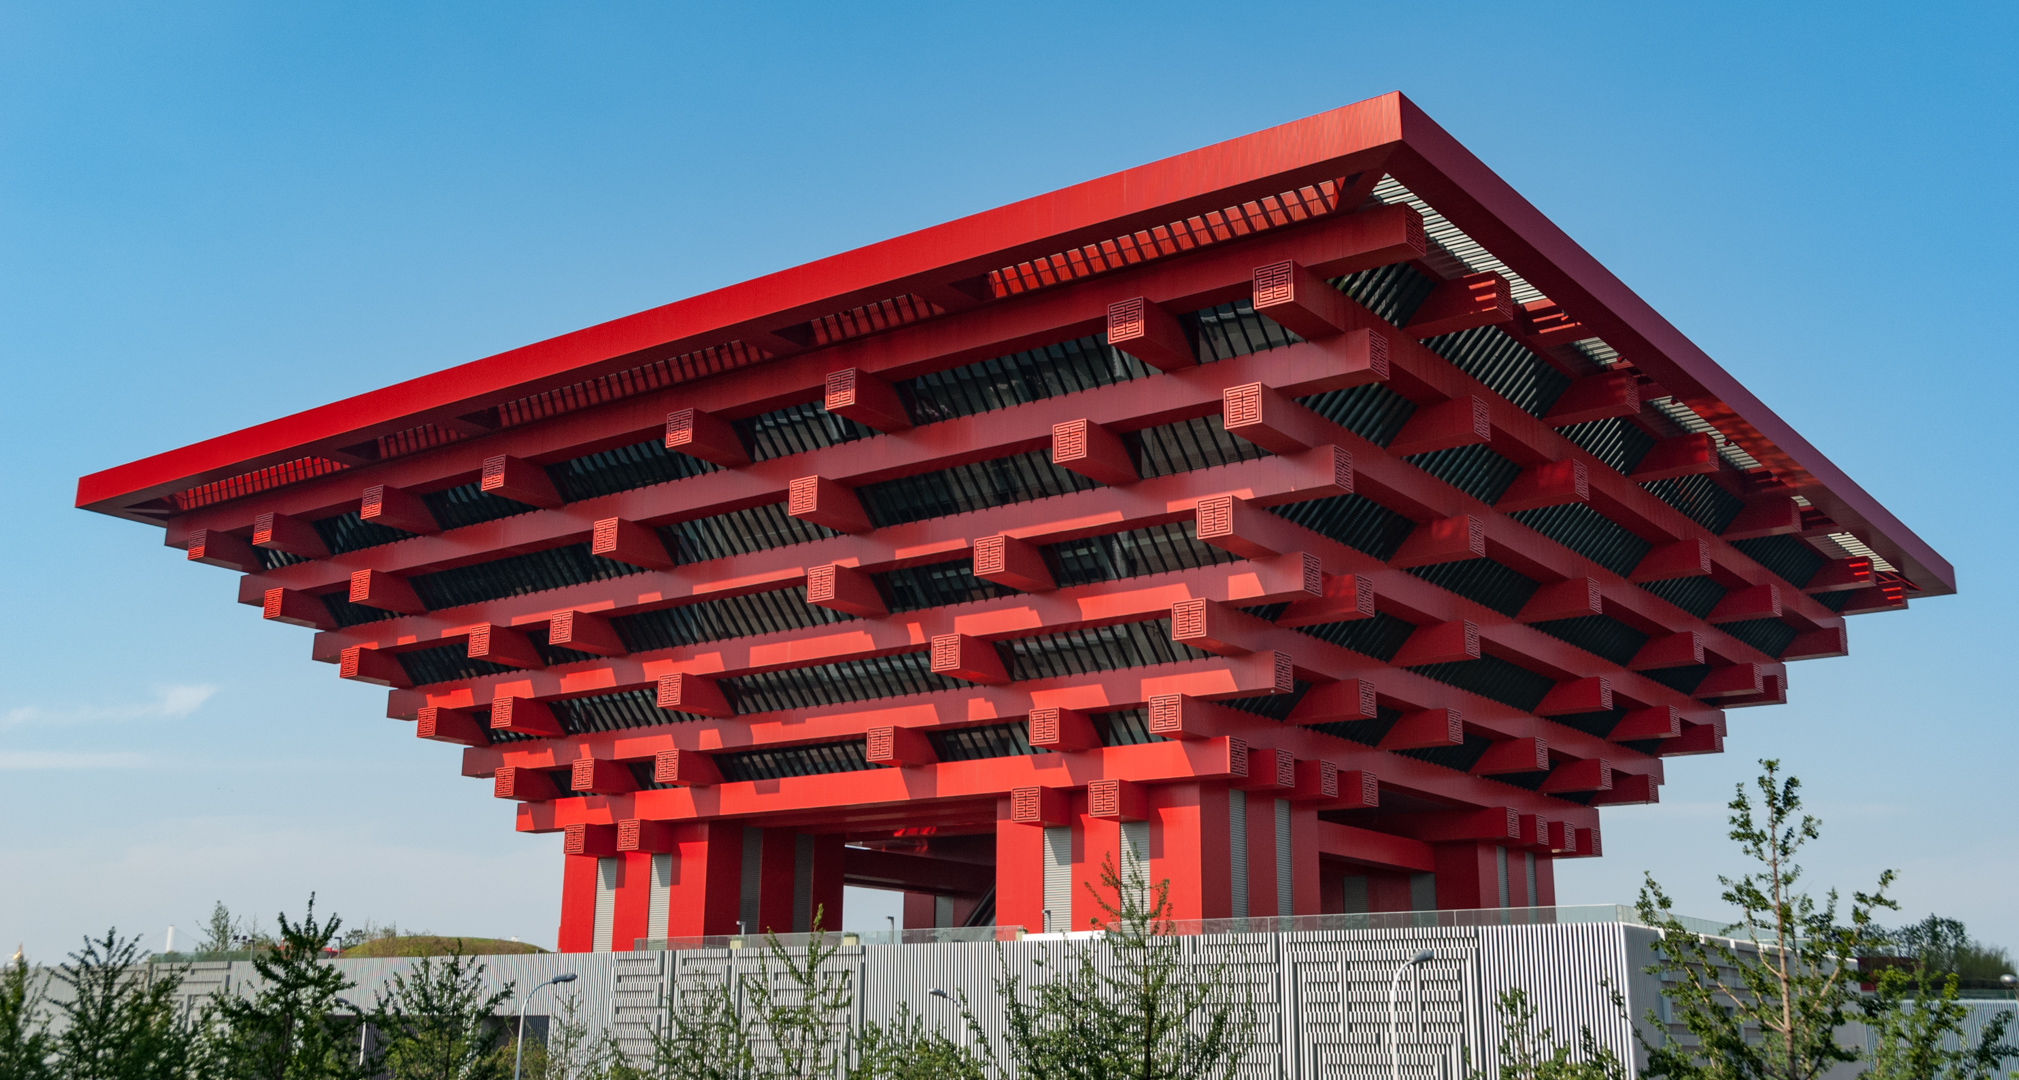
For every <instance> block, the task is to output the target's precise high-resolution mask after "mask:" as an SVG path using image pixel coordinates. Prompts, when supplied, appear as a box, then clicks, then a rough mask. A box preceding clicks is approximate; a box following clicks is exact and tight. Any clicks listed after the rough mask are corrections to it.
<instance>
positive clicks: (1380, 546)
mask: <svg viewBox="0 0 2019 1080" xmlns="http://www.w3.org/2000/svg"><path fill="white" fill-rule="evenodd" d="M1269 509H1270V512H1271V513H1273V514H1275V515H1276V516H1278V517H1280V518H1282V519H1284V520H1285V521H1291V522H1295V523H1296V524H1299V525H1302V526H1304V527H1305V528H1307V529H1310V530H1311V531H1312V532H1315V533H1317V534H1318V535H1320V536H1323V537H1326V538H1327V539H1331V540H1337V541H1338V542H1340V543H1342V544H1345V545H1346V546H1347V547H1350V548H1352V549H1353V550H1355V551H1362V552H1366V553H1367V554H1369V555H1372V556H1374V557H1375V558H1377V559H1380V560H1382V561H1383V562H1386V561H1388V560H1389V559H1390V558H1393V557H1394V555H1395V553H1396V552H1397V551H1399V550H1401V548H1402V542H1403V541H1404V540H1407V539H1409V533H1410V530H1412V529H1414V528H1416V523H1415V522H1413V521H1411V520H1409V519H1408V518H1406V517H1403V516H1402V515H1401V514H1398V513H1396V512H1395V511H1393V510H1390V509H1388V508H1387V507H1385V506H1382V505H1381V504H1380V503H1377V502H1375V501H1374V500H1372V499H1370V498H1368V497H1366V496H1365V495H1334V496H1332V497H1331V498H1328V499H1312V500H1310V501H1309V502H1300V503H1290V504H1289V505H1287V506H1273V507H1270V508H1269Z"/></svg>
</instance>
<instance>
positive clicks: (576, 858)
mask: <svg viewBox="0 0 2019 1080" xmlns="http://www.w3.org/2000/svg"><path fill="white" fill-rule="evenodd" d="M561 859H562V863H561V930H560V933H559V935H557V938H556V941H555V945H554V948H555V951H556V952H564V953H567V952H589V951H590V950H592V949H593V948H594V947H595V944H596V857H595V856H594V855H563V856H562V857H561Z"/></svg>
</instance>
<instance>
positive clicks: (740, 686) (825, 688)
mask: <svg viewBox="0 0 2019 1080" xmlns="http://www.w3.org/2000/svg"><path fill="white" fill-rule="evenodd" d="M719 685H720V686H721V687H722V690H723V692H724V693H725V694H726V695H727V696H728V698H729V701H730V704H731V705H732V706H733V707H734V708H735V710H736V711H737V712H738V713H739V714H740V713H760V712H776V711H778V710H780V709H810V708H817V707H819V706H823V705H839V704H842V703H844V702H849V701H867V700H869V699H871V698H884V697H909V696H911V695H913V694H925V693H930V692H932V691H935V690H959V689H963V688H965V687H968V686H969V685H970V684H969V683H966V682H963V681H962V680H960V679H954V678H949V677H947V676H945V675H935V674H933V673H932V655H931V654H930V653H927V652H913V653H898V654H897V655H895V656H877V657H871V658H869V659H865V660H844V661H842V662H840V663H836V664H819V665H816V666H813V667H803V668H788V669H786V670H783V671H764V672H759V673H757V674H754V675H738V676H735V677H733V678H728V679H723V680H720V683H719Z"/></svg>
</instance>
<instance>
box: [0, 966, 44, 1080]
mask: <svg viewBox="0 0 2019 1080" xmlns="http://www.w3.org/2000/svg"><path fill="white" fill-rule="evenodd" d="M47 984H48V978H47V977H46V976H44V977H42V978H37V977H36V976H35V974H34V973H33V972H31V971H29V970H28V961H27V959H26V958H25V957H23V956H22V955H21V953H20V952H19V951H16V952H15V954H14V959H13V961H12V962H11V963H9V964H8V965H7V971H6V974H4V975H0V1080H51V1078H52V1077H54V1076H55V1073H54V1072H52V1071H51V1069H50V1059H51V1058H52V1057H53V1056H54V1054H55V1045H54V1043H52V1042H51V1040H50V1038H49V1021H48V1017H47V1016H46V1015H44V1013H43V1011H42V1010H43V1006H44V1005H45V1003H46V1002H47V998H46V997H45V996H44V995H43V990H44V988H45V987H46V986H47Z"/></svg>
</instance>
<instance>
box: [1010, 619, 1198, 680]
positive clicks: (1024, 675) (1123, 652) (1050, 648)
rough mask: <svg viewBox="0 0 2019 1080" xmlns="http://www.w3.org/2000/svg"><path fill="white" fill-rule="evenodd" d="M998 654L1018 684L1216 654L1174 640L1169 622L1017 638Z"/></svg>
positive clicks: (1156, 620) (1092, 628)
mask: <svg viewBox="0 0 2019 1080" xmlns="http://www.w3.org/2000/svg"><path fill="white" fill-rule="evenodd" d="M996 650H997V652H998V653H999V654H1000V655H1001V656H1002V658H1003V667H1004V668H1006V669H1007V670H1008V671H1009V677H1010V681H1012V682H1022V681H1024V680H1026V679H1054V678H1058V677H1060V676H1062V675H1087V674H1091V673H1093V672H1096V671H1113V670H1115V669H1117V668H1134V667H1150V666H1153V665H1156V664H1175V663H1177V662H1178V661H1180V660H1198V659H1202V658H1205V657H1208V656H1211V655H1212V654H1211V653H1208V652H1205V651H1202V650H1200V649H1195V648H1192V647H1191V646H1190V645H1181V644H1179V643H1177V642H1175V641H1172V640H1171V623H1170V620H1168V619H1155V620H1151V621H1149V622H1137V623H1120V624H1117V625H1115V626H1100V627H1091V628H1088V629H1084V630H1067V631H1064V632H1062V633H1057V634H1041V635H1039V636H1037V637H1027V638H1015V639H1012V640H1009V641H1002V642H997V643H996Z"/></svg>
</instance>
